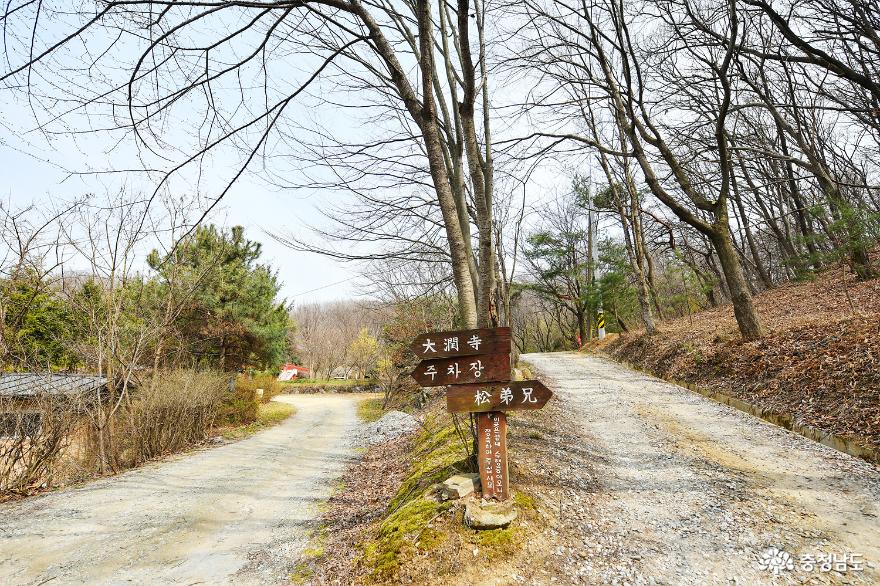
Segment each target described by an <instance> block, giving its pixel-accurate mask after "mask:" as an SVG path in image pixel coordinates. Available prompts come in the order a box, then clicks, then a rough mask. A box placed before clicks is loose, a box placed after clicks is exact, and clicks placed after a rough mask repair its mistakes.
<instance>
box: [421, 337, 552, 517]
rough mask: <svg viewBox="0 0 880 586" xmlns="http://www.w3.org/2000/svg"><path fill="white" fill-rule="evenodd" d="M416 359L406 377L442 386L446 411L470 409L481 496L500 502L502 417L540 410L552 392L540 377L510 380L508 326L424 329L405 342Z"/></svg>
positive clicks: (505, 489) (504, 485) (504, 481)
mask: <svg viewBox="0 0 880 586" xmlns="http://www.w3.org/2000/svg"><path fill="white" fill-rule="evenodd" d="M410 349H411V350H412V351H413V352H414V353H415V355H416V356H418V357H419V358H421V359H422V361H421V362H420V363H419V365H418V367H416V369H415V370H414V371H413V372H412V373H411V376H412V377H413V378H414V379H415V380H416V381H417V382H418V383H419V384H420V385H421V386H423V387H437V386H441V385H447V386H446V407H447V409H448V410H449V411H450V412H451V413H475V414H476V428H477V449H478V454H477V458H478V461H479V465H480V482H481V483H482V486H483V497H484V498H487V499H493V498H494V499H496V500H499V501H505V500H507V499H508V498H509V496H510V486H509V481H508V478H507V416H506V415H505V414H504V412H505V411H514V410H525V409H540V408H541V407H543V406H544V405H545V404H546V403H547V401H548V400H549V399H550V397H552V396H553V393H552V392H550V389H548V388H547V387H545V386H544V385H543V384H542V383H541V382H540V381H536V380H531V381H511V380H510V328H491V329H490V328H482V329H475V330H459V331H452V332H430V333H427V334H422V335H420V336H418V337H417V338H416V339H415V340H414V341H413V343H412V344H411V345H410Z"/></svg>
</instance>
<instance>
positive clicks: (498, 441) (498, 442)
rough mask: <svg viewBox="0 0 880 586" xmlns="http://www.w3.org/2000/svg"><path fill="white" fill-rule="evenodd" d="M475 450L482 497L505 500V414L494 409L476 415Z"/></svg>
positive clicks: (506, 476) (507, 487)
mask: <svg viewBox="0 0 880 586" xmlns="http://www.w3.org/2000/svg"><path fill="white" fill-rule="evenodd" d="M476 418H477V451H478V458H479V464H480V482H481V484H482V486H483V497H484V498H496V499H498V500H499V501H505V500H507V497H508V495H509V493H510V483H509V480H508V475H507V416H506V415H504V413H500V412H497V411H494V412H492V413H479V414H478V415H477V416H476Z"/></svg>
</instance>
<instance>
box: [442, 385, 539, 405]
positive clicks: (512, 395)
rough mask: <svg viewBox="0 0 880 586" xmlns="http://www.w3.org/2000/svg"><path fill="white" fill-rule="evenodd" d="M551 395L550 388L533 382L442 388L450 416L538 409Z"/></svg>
mask: <svg viewBox="0 0 880 586" xmlns="http://www.w3.org/2000/svg"><path fill="white" fill-rule="evenodd" d="M552 396H553V393H552V392H551V391H550V389H548V388H547V387H545V386H544V385H543V384H542V383H541V381H537V380H527V381H511V382H505V383H496V384H492V385H480V384H476V385H457V386H450V387H447V389H446V409H447V410H448V411H449V412H450V413H485V412H488V411H521V410H527V409H540V408H542V407H543V406H544V405H546V404H547V401H548V400H550V397H552Z"/></svg>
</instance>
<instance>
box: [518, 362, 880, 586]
mask: <svg viewBox="0 0 880 586" xmlns="http://www.w3.org/2000/svg"><path fill="white" fill-rule="evenodd" d="M521 359H522V360H523V361H524V362H526V363H529V364H531V365H532V366H534V367H535V369H536V370H537V371H538V373H539V374H540V378H542V379H543V380H544V381H545V382H546V383H547V384H548V386H550V387H551V388H552V389H553V391H554V393H555V394H556V398H557V400H558V403H557V404H558V405H559V406H560V408H561V409H562V410H564V411H566V412H567V413H568V414H569V415H570V416H571V418H573V419H574V420H575V421H576V422H578V424H579V425H580V426H581V428H582V429H581V430H580V432H581V433H582V434H583V436H584V437H585V438H587V440H589V443H588V444H585V445H584V446H567V445H559V444H558V443H557V442H554V441H553V440H552V436H551V439H550V442H549V443H550V445H549V449H550V450H551V451H552V452H556V451H561V452H564V456H565V457H566V458H568V459H570V460H572V468H571V469H570V471H569V472H570V484H569V485H568V486H567V487H566V488H565V489H564V490H563V492H562V493H561V494H560V501H559V513H560V515H561V516H563V517H565V518H566V520H567V522H566V525H569V526H573V527H579V534H580V539H578V540H577V541H576V542H573V541H572V539H570V538H571V535H570V534H571V533H572V531H570V530H568V531H566V533H567V534H569V535H567V536H566V538H565V539H560V540H558V541H557V540H555V539H553V538H552V536H551V539H550V540H549V541H550V544H548V545H552V546H553V547H554V548H555V550H554V552H553V555H555V556H557V560H558V561H557V568H559V569H558V570H557V571H556V572H554V575H552V576H550V575H545V576H543V577H541V576H531V577H528V578H526V577H523V578H522V582H529V583H532V582H534V583H541V584H543V583H549V582H551V581H552V582H554V583H587V584H602V583H609V584H634V585H635V584H670V585H678V584H797V583H809V584H839V583H846V584H878V583H880V572H878V564H880V518H878V514H880V510H878V503H880V471H878V469H877V468H875V467H874V466H872V465H870V464H868V463H866V462H863V461H861V460H858V459H856V458H852V457H850V456H847V455H845V454H842V453H840V452H837V451H835V450H832V449H830V448H827V447H826V446H823V445H821V444H818V443H815V442H812V441H810V440H808V439H806V438H803V437H801V436H798V435H796V434H793V433H790V432H788V431H786V430H784V429H781V428H778V427H775V426H772V425H770V424H767V423H765V422H763V421H761V420H759V419H756V418H754V417H751V416H748V415H745V414H743V413H741V412H739V411H737V410H735V409H732V408H730V407H727V406H725V405H720V404H718V403H715V402H713V401H711V400H709V399H706V398H704V397H702V396H700V395H697V394H694V393H691V392H689V391H687V390H686V389H683V388H680V387H677V386H675V385H671V384H668V383H666V382H663V381H661V380H658V379H655V378H652V377H649V376H646V375H644V374H641V373H638V372H636V371H632V370H629V369H627V368H624V367H622V366H620V365H618V364H615V363H613V362H610V361H607V360H603V359H600V358H596V357H592V356H586V355H581V354H574V353H559V354H532V355H524V356H522V358H521ZM578 457H581V458H587V459H588V461H589V462H590V466H591V468H592V470H593V472H592V474H594V475H595V480H596V481H597V482H598V489H597V490H598V491H599V493H601V494H596V495H589V493H588V491H589V490H590V489H589V486H588V485H584V486H580V485H579V482H578V468H577V466H576V465H575V464H576V462H575V461H574V460H577V458H578ZM600 502H601V503H603V506H601V507H598V508H594V507H591V506H590V504H589V503H600ZM554 541H555V543H554ZM771 547H777V548H779V549H781V550H783V551H785V552H787V553H788V554H790V555H791V557H792V562H793V566H794V568H793V569H792V570H787V569H784V568H783V569H781V571H780V573H779V575H778V576H775V575H774V574H773V573H772V572H771V571H769V570H767V569H765V568H762V567H761V563H760V560H761V557H762V555H764V554H765V553H766V552H767V551H768V550H769V549H770V548H771ZM825 554H829V555H833V554H836V555H838V556H842V555H844V554H858V556H860V557H857V558H856V560H855V561H856V562H861V565H862V566H863V570H862V571H857V570H855V569H854V568H853V567H851V565H850V567H848V568H847V569H846V571H835V570H834V569H833V568H831V569H830V571H822V569H821V568H820V567H819V566H818V565H817V567H815V568H814V569H813V570H812V571H807V570H805V569H804V568H802V567H801V563H802V561H804V560H806V559H808V558H802V557H801V556H813V557H815V558H817V560H818V558H819V556H821V555H825ZM516 578H519V576H517V577H515V578H514V580H515V581H519V580H517V579H516Z"/></svg>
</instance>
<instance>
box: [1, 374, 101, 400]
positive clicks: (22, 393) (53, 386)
mask: <svg viewBox="0 0 880 586" xmlns="http://www.w3.org/2000/svg"><path fill="white" fill-rule="evenodd" d="M106 384H107V378H106V377H103V376H94V375H82V374H50V373H34V372H12V373H5V374H0V397H36V396H38V395H78V394H81V393H86V392H88V391H94V390H95V389H98V388H100V387H103V386H106Z"/></svg>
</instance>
